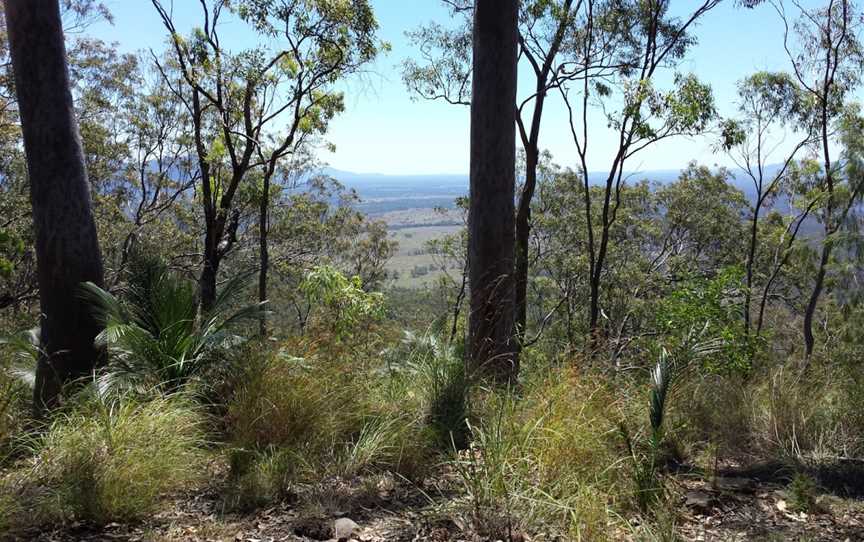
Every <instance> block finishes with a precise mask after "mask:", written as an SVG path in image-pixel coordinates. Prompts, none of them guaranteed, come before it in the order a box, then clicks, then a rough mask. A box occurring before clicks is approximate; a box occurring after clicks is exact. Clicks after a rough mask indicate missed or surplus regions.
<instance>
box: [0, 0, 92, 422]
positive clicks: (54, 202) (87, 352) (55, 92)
mask: <svg viewBox="0 0 864 542" xmlns="http://www.w3.org/2000/svg"><path fill="white" fill-rule="evenodd" d="M5 6H6V26H7V30H8V33H9V44H10V50H11V56H12V65H13V70H14V72H15V87H16V90H17V94H18V108H19V112H20V116H21V126H22V131H23V135H24V148H25V151H26V155H27V170H28V175H29V179H30V198H31V202H32V205H33V223H34V228H35V233H36V258H37V267H38V276H39V280H38V282H39V301H40V305H41V312H42V318H41V326H42V331H41V341H42V350H43V353H42V355H41V356H40V358H39V362H38V366H37V369H36V386H35V390H34V396H33V399H34V409H35V411H36V413H37V414H43V413H44V412H45V411H46V410H47V409H50V408H51V407H53V406H55V405H56V404H57V402H58V400H59V396H60V391H61V387H62V386H63V385H64V384H65V383H67V382H69V381H71V380H73V379H76V378H79V377H82V376H86V375H87V374H89V373H90V372H91V371H92V370H93V368H94V367H95V366H96V364H97V362H98V361H99V357H100V356H99V352H98V350H97V349H96V348H95V347H94V345H93V339H94V338H95V337H96V335H97V334H98V333H99V330H100V326H99V324H98V322H97V320H96V318H95V317H94V315H93V312H92V311H91V310H90V309H89V308H88V307H87V306H85V304H84V303H82V302H81V300H80V299H79V297H78V295H77V293H78V291H79V286H80V284H81V283H82V282H85V281H90V282H94V283H96V284H98V285H101V284H102V280H103V270H102V259H101V256H100V253H99V243H98V240H97V237H96V226H95V223H94V221H93V214H92V211H91V208H90V192H89V187H88V182H87V171H86V169H85V165H84V153H83V149H82V145H81V138H80V136H79V133H78V125H77V122H76V120H75V111H74V108H73V102H72V94H71V91H70V86H69V72H68V67H67V65H66V48H65V45H64V41H63V29H62V26H61V18H60V7H59V4H58V0H5Z"/></svg>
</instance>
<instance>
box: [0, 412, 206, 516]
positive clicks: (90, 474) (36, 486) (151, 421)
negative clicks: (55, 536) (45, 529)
mask: <svg viewBox="0 0 864 542" xmlns="http://www.w3.org/2000/svg"><path fill="white" fill-rule="evenodd" d="M202 445H203V437H202V433H201V424H200V418H199V416H198V414H197V413H196V411H195V410H194V409H193V408H191V407H190V406H189V404H188V402H187V401H184V400H182V399H179V398H173V399H166V398H158V399H155V400H153V401H151V402H147V403H137V402H133V401H121V402H117V403H113V404H106V403H103V402H102V401H100V400H98V399H88V400H86V401H84V400H82V402H80V403H79V404H78V405H76V407H75V408H74V409H72V410H70V411H69V412H67V413H64V414H59V415H58V416H57V417H56V419H55V420H53V422H52V423H51V425H50V426H49V427H47V428H46V431H45V433H44V434H43V436H41V437H36V438H35V439H34V440H33V442H32V448H33V450H32V451H33V455H32V457H31V458H30V459H29V460H27V461H26V462H25V463H24V464H23V465H20V466H19V468H17V469H16V470H15V471H13V472H12V473H10V474H8V475H7V476H6V477H5V478H4V485H6V486H7V488H11V490H12V491H14V493H15V494H16V500H17V501H18V502H19V503H26V504H27V506H26V508H27V510H28V512H27V517H20V516H19V517H14V511H13V517H12V519H11V520H10V519H9V517H8V516H7V523H10V522H11V523H18V524H21V523H25V524H26V523H27V522H30V521H35V522H56V521H61V520H67V519H74V520H88V521H93V522H97V523H105V522H109V521H126V520H134V519H139V518H142V517H145V516H147V515H148V514H150V513H151V512H152V511H153V510H154V508H155V507H156V506H157V504H158V503H159V500H160V497H162V496H163V495H164V494H166V493H168V492H170V491H173V490H177V489H181V488H183V487H185V486H186V485H187V484H190V483H191V482H193V481H195V480H196V479H197V478H198V476H199V473H200V467H201V466H202V463H201V460H202V451H201V450H202V448H201V447H202Z"/></svg>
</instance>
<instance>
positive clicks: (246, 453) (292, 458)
mask: <svg viewBox="0 0 864 542" xmlns="http://www.w3.org/2000/svg"><path fill="white" fill-rule="evenodd" d="M249 365H250V367H251V369H250V370H249V371H246V372H245V373H244V374H243V375H241V376H240V377H239V379H240V381H239V384H238V386H237V387H236V390H235V392H234V395H233V397H232V398H231V400H230V401H229V404H228V407H227V414H226V417H225V418H226V432H227V437H228V440H229V442H230V445H231V447H232V448H231V451H230V452H229V464H230V465H231V477H230V480H229V486H230V487H229V489H228V492H229V493H230V494H231V496H230V499H229V505H230V506H231V507H232V508H240V509H243V508H252V507H255V506H258V505H261V504H264V503H266V502H270V501H272V500H273V499H276V498H278V497H279V496H280V495H282V494H284V493H285V492H286V491H288V489H289V486H291V485H292V484H303V485H308V484H315V483H317V482H319V481H321V480H324V479H325V478H327V477H332V476H337V477H343V478H351V477H355V476H358V475H362V474H375V473H381V472H395V473H398V474H399V475H401V476H404V477H406V478H410V479H417V478H420V477H422V473H423V472H425V471H426V470H427V469H428V467H429V464H430V461H429V458H430V457H431V453H432V444H431V443H432V438H431V436H430V433H431V432H430V430H429V428H428V426H427V424H426V423H425V419H424V418H423V416H422V415H421V406H420V405H421V399H420V397H419V395H418V393H417V390H416V389H415V388H413V387H412V386H411V385H410V379H408V378H405V377H404V375H402V374H398V375H397V374H389V373H387V372H386V371H381V370H380V368H378V369H376V368H369V367H368V366H365V365H360V364H357V365H354V366H350V365H348V364H347V363H344V362H342V361H338V362H329V361H321V360H318V359H314V360H304V359H299V358H292V357H288V356H285V355H281V354H278V353H276V354H265V355H264V356H260V357H259V358H256V359H253V360H251V361H250V363H249Z"/></svg>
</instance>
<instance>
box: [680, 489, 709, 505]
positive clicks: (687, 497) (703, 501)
mask: <svg viewBox="0 0 864 542" xmlns="http://www.w3.org/2000/svg"><path fill="white" fill-rule="evenodd" d="M713 501H714V497H713V496H712V495H711V494H710V493H706V492H705V491H697V490H693V491H688V492H687V493H685V494H684V504H685V505H687V506H689V507H690V508H697V509H700V510H709V509H710V508H711V503H712V502H713Z"/></svg>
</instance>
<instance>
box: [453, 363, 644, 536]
mask: <svg viewBox="0 0 864 542" xmlns="http://www.w3.org/2000/svg"><path fill="white" fill-rule="evenodd" d="M490 393H491V395H489V396H488V399H487V401H486V407H485V409H484V413H483V415H482V416H481V420H482V421H481V422H479V423H477V424H474V425H472V426H471V428H472V444H471V446H470V447H469V449H468V450H467V451H466V452H463V453H462V454H460V455H459V456H458V457H457V458H456V459H454V461H453V464H452V465H453V468H454V469H455V470H456V472H457V473H458V474H459V478H460V480H461V481H462V485H463V489H464V491H465V493H466V495H467V496H468V499H467V502H466V508H467V511H468V513H469V514H470V517H471V520H472V522H473V524H474V525H475V527H476V528H477V529H478V530H480V531H481V532H484V533H485V534H486V535H488V536H491V537H497V538H503V539H505V540H506V539H509V537H510V536H511V534H512V533H513V532H526V531H527V532H535V531H540V530H542V531H543V532H547V533H550V532H551V533H552V534H557V535H558V536H561V537H563V538H565V539H580V540H595V539H604V538H607V537H608V536H609V535H610V533H611V526H612V524H613V523H614V522H615V521H616V520H615V517H614V514H613V513H612V511H613V510H616V509H617V510H622V509H628V508H630V507H631V499H632V497H631V496H632V493H631V492H630V491H629V468H630V466H629V463H628V462H627V461H625V457H624V454H623V450H622V449H621V446H620V440H619V438H618V429H617V427H618V424H619V422H620V416H621V415H622V413H623V411H624V410H625V409H624V408H623V407H624V405H623V404H622V402H623V401H622V399H621V398H620V397H616V396H615V395H614V394H613V393H612V391H611V390H610V389H609V388H608V387H607V386H606V385H605V384H604V383H603V382H602V381H601V380H599V379H595V378H592V377H578V376H576V375H575V373H572V372H570V371H560V370H553V371H551V372H549V373H548V374H547V375H546V376H545V377H542V378H539V379H536V380H535V381H534V382H530V383H527V384H526V387H525V389H524V390H522V392H521V393H520V397H518V398H517V397H516V396H515V395H514V394H512V393H510V392H490Z"/></svg>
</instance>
